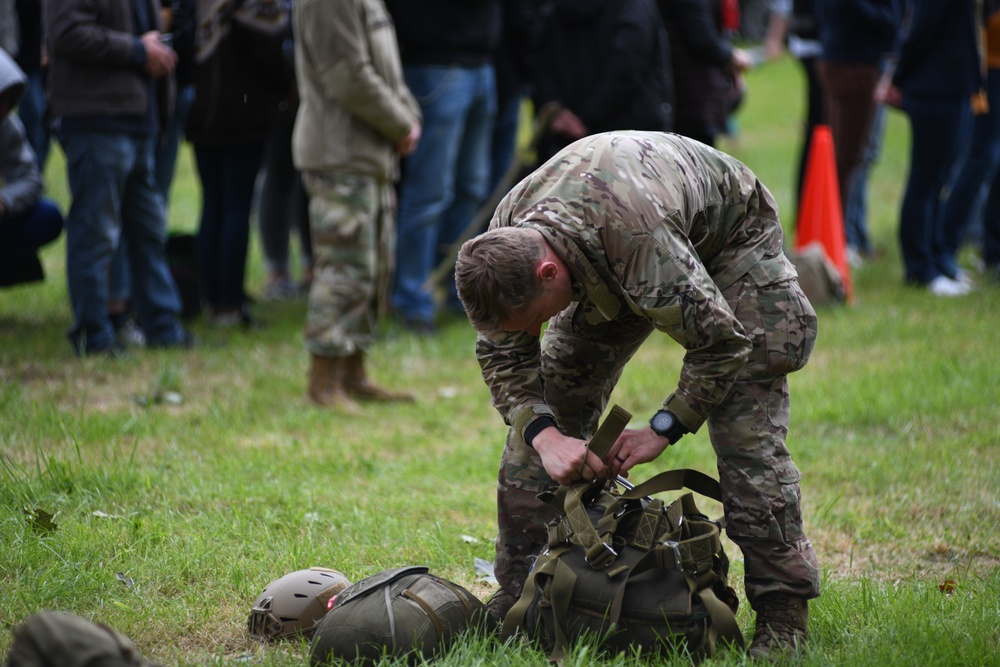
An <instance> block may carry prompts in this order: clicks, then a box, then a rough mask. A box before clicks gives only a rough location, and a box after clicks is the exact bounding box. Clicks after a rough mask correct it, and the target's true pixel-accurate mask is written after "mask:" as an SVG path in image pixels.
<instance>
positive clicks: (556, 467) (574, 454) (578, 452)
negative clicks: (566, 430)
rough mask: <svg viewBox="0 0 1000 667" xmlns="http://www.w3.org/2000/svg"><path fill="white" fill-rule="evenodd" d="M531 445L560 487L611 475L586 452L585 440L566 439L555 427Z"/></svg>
mask: <svg viewBox="0 0 1000 667" xmlns="http://www.w3.org/2000/svg"><path fill="white" fill-rule="evenodd" d="M531 444H532V446H533V447H534V448H535V451H536V452H538V455H539V456H540V457H542V466H543V467H544V468H545V472H547V473H548V474H549V477H551V478H552V479H554V480H555V481H556V482H558V483H559V484H564V485H566V484H572V483H573V482H578V481H580V480H591V479H594V478H595V477H607V475H608V467H607V466H606V465H604V463H603V462H602V461H601V459H600V457H598V456H597V454H594V453H593V452H591V451H590V450H589V449H587V441H586V440H580V439H578V438H571V437H568V436H565V435H563V434H562V433H560V432H559V429H557V428H555V427H553V426H550V427H549V428H547V429H545V430H543V431H541V432H540V433H539V434H538V435H536V436H535V438H534V440H532V443H531Z"/></svg>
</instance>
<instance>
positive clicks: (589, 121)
mask: <svg viewBox="0 0 1000 667" xmlns="http://www.w3.org/2000/svg"><path fill="white" fill-rule="evenodd" d="M542 35H543V36H542V38H541V46H540V49H539V52H538V54H537V57H536V65H535V77H534V81H533V84H534V93H533V98H534V100H535V103H536V105H537V106H538V107H539V108H541V106H542V105H544V104H545V103H546V102H551V101H555V102H558V103H559V104H560V105H562V106H563V107H566V108H568V109H570V110H571V111H572V112H573V113H574V114H576V116H577V117H578V118H579V119H580V120H581V121H582V122H583V124H584V125H585V126H586V127H587V130H588V132H589V133H591V134H596V133H598V132H606V131H610V130H659V131H669V130H671V129H673V120H674V118H673V107H674V86H673V80H672V77H671V68H670V47H669V45H668V44H667V33H666V30H665V29H664V27H663V22H662V21H661V19H660V16H659V13H658V11H657V8H656V5H655V4H654V2H653V0H555V1H554V2H552V3H551V4H550V5H549V6H548V7H547V8H546V15H545V16H544V18H543V28H542ZM552 139H553V142H547V143H548V144H551V145H548V146H547V147H546V150H544V151H543V153H546V154H551V153H554V152H555V151H556V150H558V149H560V148H562V147H563V146H565V145H566V144H567V143H569V140H568V139H565V138H560V137H552Z"/></svg>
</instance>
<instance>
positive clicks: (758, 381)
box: [455, 131, 819, 656]
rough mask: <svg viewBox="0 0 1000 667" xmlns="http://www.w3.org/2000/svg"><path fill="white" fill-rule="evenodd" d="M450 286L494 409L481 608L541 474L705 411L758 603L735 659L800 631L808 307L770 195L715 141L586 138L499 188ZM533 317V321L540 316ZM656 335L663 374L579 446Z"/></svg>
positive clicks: (581, 465) (805, 583)
mask: <svg viewBox="0 0 1000 667" xmlns="http://www.w3.org/2000/svg"><path fill="white" fill-rule="evenodd" d="M455 275H456V281H457V286H458V293H459V296H460V298H461V300H462V303H463V304H464V306H465V309H466V312H467V314H468V316H469V320H470V322H471V323H472V325H473V327H474V328H475V329H476V331H477V333H478V337H477V341H476V357H477V359H478V361H479V364H480V367H481V369H482V374H483V378H484V380H485V381H486V384H487V386H488V387H489V389H490V392H491V395H492V397H493V405H494V407H495V408H496V409H497V410H498V412H499V413H500V415H501V417H502V418H503V420H504V422H505V423H506V424H507V425H508V426H509V431H508V436H507V443H506V446H505V447H504V451H503V455H502V457H501V461H500V472H499V477H498V487H497V489H498V491H497V523H498V537H497V543H496V562H495V566H494V572H495V574H496V578H497V581H498V582H499V584H500V590H499V591H498V592H497V594H496V595H495V596H494V600H495V601H496V602H495V603H494V604H493V605H491V607H492V609H493V610H494V611H495V613H497V615H499V616H503V615H504V614H505V613H506V611H507V610H508V609H505V608H504V607H505V606H507V607H509V604H510V603H511V602H512V601H513V600H515V599H516V598H517V596H518V595H520V593H521V588H522V586H523V584H524V581H525V579H526V577H527V574H528V572H529V570H530V567H531V563H532V561H533V558H534V556H535V555H536V554H537V553H538V552H539V550H540V549H541V548H542V546H543V545H545V544H546V528H545V524H546V523H547V522H548V521H549V520H550V519H552V518H554V516H555V515H554V512H553V510H552V509H551V508H549V507H548V506H547V505H545V504H544V503H543V502H542V501H541V500H539V499H538V498H537V495H538V494H539V493H541V492H542V491H546V490H551V489H553V488H554V487H555V486H556V485H557V484H572V483H574V482H576V481H578V480H581V479H592V478H595V477H601V478H614V477H616V476H618V475H626V474H628V473H629V472H630V471H631V470H632V469H633V468H634V467H635V466H637V465H640V464H643V463H648V462H650V461H653V460H655V459H657V458H658V457H659V456H660V455H661V454H663V452H664V451H665V450H666V449H667V447H668V446H671V445H677V444H678V443H679V442H680V440H681V439H682V437H683V436H684V435H685V434H687V433H691V432H695V431H697V430H698V429H700V428H701V426H702V425H703V424H706V423H707V425H708V433H709V439H710V440H711V442H712V447H713V448H714V450H715V453H716V457H717V465H718V473H719V482H720V487H721V491H722V499H723V508H724V511H725V519H726V533H727V535H728V536H729V537H730V539H732V540H733V542H735V543H736V545H737V546H739V548H740V550H741V551H742V552H743V556H744V563H745V582H744V585H745V589H746V595H747V599H748V600H749V602H750V605H751V606H752V607H753V608H754V609H755V610H756V611H757V630H756V634H755V636H754V640H753V643H752V646H751V648H750V652H751V654H752V655H754V656H767V655H777V654H783V653H785V652H788V651H794V650H796V649H797V648H798V646H799V645H800V644H801V642H802V641H804V640H805V638H806V633H807V613H806V610H807V608H808V600H810V599H812V598H815V597H817V596H818V595H819V568H818V565H817V559H816V555H815V553H814V552H813V548H812V545H811V544H810V542H809V540H808V538H807V537H806V535H805V532H804V530H803V520H802V511H801V494H800V488H799V481H800V479H801V473H800V472H799V469H798V467H796V465H795V463H794V462H793V461H792V457H791V454H790V452H789V450H788V448H787V447H786V445H785V438H786V436H787V434H788V423H789V416H790V405H791V404H790V400H789V391H788V378H787V375H788V373H791V372H794V371H797V370H799V369H801V368H802V367H803V366H805V364H806V362H807V361H808V359H809V356H810V354H811V353H812V350H813V347H814V344H815V339H816V331H817V322H816V314H815V312H814V310H813V308H812V306H811V305H810V304H809V301H808V299H807V298H806V297H805V295H804V294H803V293H802V290H801V289H800V287H799V285H798V280H797V277H796V273H795V269H794V267H793V265H792V264H791V262H790V261H789V260H788V259H787V258H786V257H785V255H784V252H783V249H782V231H781V223H780V221H779V219H778V212H777V207H776V204H775V201H774V198H773V197H772V196H771V193H770V192H769V191H768V190H767V188H765V187H764V185H763V184H761V183H760V181H758V180H757V177H756V176H755V175H754V173H753V172H752V171H750V169H749V168H747V167H746V166H745V165H744V164H742V163H740V162H739V161H738V160H736V159H734V158H733V157H731V156H729V155H726V154H724V153H722V152H720V151H717V150H714V149H712V148H710V147H708V146H706V145H704V144H701V143H699V142H696V141H693V140H691V139H687V138H684V137H681V136H678V135H671V134H663V133H657V132H633V131H629V132H609V133H605V134H598V135H593V136H590V137H585V138H583V139H581V140H579V141H577V142H575V143H573V144H570V145H569V146H567V147H566V148H565V149H563V150H562V151H560V152H559V153H557V154H556V155H555V156H554V157H553V158H552V159H551V160H549V161H548V162H546V163H545V164H543V165H542V166H541V167H540V168H539V169H537V170H536V171H535V172H534V173H532V174H530V175H529V176H527V177H526V178H525V179H524V180H522V181H521V182H520V183H519V184H518V185H516V186H515V187H514V188H513V189H512V190H511V191H510V192H509V193H508V194H507V195H506V197H504V199H503V200H502V201H501V202H500V205H499V206H498V207H497V209H496V213H495V214H494V216H493V219H492V221H491V223H490V228H489V231H487V232H486V233H484V234H482V235H480V236H479V237H477V238H474V239H472V240H470V241H468V242H466V243H465V244H464V245H463V246H462V249H461V251H460V252H459V256H458V261H457V264H456V271H455ZM543 329H544V334H542V330H543ZM656 331H658V332H662V333H665V334H667V335H668V336H669V337H670V338H672V339H673V340H675V341H676V342H678V343H679V344H681V345H682V346H683V347H684V348H685V350H686V352H685V355H684V361H683V366H682V368H681V372H680V377H679V378H678V380H677V384H676V386H674V387H673V391H671V392H670V393H669V394H668V393H667V392H668V391H669V390H670V388H669V387H664V400H663V402H662V405H659V406H649V407H648V410H649V412H650V424H649V426H646V427H644V428H641V429H634V430H633V429H626V430H625V431H624V432H623V433H622V435H621V436H619V437H618V439H617V440H616V441H615V443H614V444H613V445H612V446H611V448H610V450H609V451H608V453H607V454H606V455H605V457H604V458H603V459H601V458H599V457H598V456H597V455H596V454H595V453H593V452H591V451H589V449H588V448H587V447H585V444H586V442H587V440H589V439H590V438H591V437H592V436H593V435H594V433H595V432H596V430H597V426H598V421H599V419H600V416H601V414H602V413H603V412H604V409H605V408H606V406H607V402H608V397H609V396H610V394H611V392H612V390H613V389H614V387H615V384H616V383H617V382H618V379H619V378H620V377H621V373H622V370H623V369H624V367H625V364H626V363H627V362H628V360H629V359H631V358H632V356H633V355H634V354H635V352H636V350H638V348H639V346H640V345H641V344H642V343H643V342H644V341H645V340H646V339H647V338H648V337H649V336H650V335H651V334H653V333H654V332H656Z"/></svg>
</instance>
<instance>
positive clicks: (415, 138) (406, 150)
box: [396, 122, 421, 157]
mask: <svg viewBox="0 0 1000 667" xmlns="http://www.w3.org/2000/svg"><path fill="white" fill-rule="evenodd" d="M420 132H421V129H420V123H417V122H414V123H413V124H412V125H411V126H410V132H409V134H407V135H406V136H405V137H403V138H402V139H400V140H399V143H397V144H396V152H397V153H399V154H400V155H402V156H403V157H406V156H407V155H410V154H412V153H413V151H415V150H417V144H418V143H420Z"/></svg>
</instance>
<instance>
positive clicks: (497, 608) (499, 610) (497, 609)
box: [486, 588, 518, 625]
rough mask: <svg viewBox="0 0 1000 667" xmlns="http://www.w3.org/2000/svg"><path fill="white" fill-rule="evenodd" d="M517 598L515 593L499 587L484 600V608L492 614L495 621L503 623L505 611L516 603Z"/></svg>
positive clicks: (505, 615)
mask: <svg viewBox="0 0 1000 667" xmlns="http://www.w3.org/2000/svg"><path fill="white" fill-rule="evenodd" d="M517 600H518V598H517V596H516V595H513V594H511V593H508V592H507V590H506V589H504V588H501V589H499V590H498V591H497V592H495V593H494V594H493V595H492V597H490V599H489V600H487V601H486V610H487V611H489V612H490V614H492V615H493V618H494V619H496V621H497V623H499V624H501V625H503V621H504V619H505V618H507V613H508V612H510V610H511V608H512V607H513V606H514V605H515V604H517Z"/></svg>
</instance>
